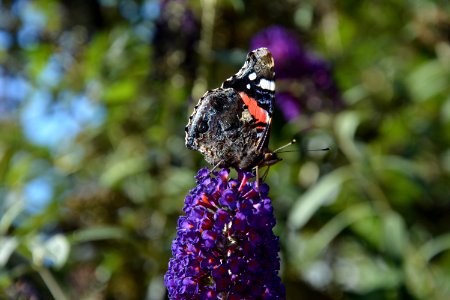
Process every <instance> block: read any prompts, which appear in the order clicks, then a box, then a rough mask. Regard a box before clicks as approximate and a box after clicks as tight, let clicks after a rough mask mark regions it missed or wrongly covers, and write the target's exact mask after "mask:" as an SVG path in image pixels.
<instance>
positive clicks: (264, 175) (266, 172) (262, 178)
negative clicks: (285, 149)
mask: <svg viewBox="0 0 450 300" xmlns="http://www.w3.org/2000/svg"><path fill="white" fill-rule="evenodd" d="M269 169H270V166H267V169H266V170H265V171H264V174H263V176H262V177H261V180H262V181H266V178H267V175H269Z"/></svg>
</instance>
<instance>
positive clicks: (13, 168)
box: [0, 0, 450, 300]
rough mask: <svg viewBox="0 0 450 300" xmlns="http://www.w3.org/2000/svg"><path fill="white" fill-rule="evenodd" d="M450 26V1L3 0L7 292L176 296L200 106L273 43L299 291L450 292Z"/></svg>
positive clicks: (338, 295)
mask: <svg viewBox="0 0 450 300" xmlns="http://www.w3.org/2000/svg"><path fill="white" fill-rule="evenodd" d="M449 40H450V4H449V2H448V1H427V0H409V1H401V0H394V1H354V0H353V1H326V0H320V1H313V0H304V1H295V0H285V1H272V0H251V1H243V0H202V1H184V0H164V1H156V0H146V1H144V0H142V1H135V0H95V1H94V0H93V1H83V0H76V1H69V0H60V1H57V0H35V1H32V0H17V1H4V0H3V1H0V126H1V127H0V298H1V299H58V300H59V299H62V300H64V299H165V297H166V295H165V293H166V292H165V288H164V286H163V275H164V273H165V272H166V270H167V263H168V260H169V258H170V256H171V252H170V245H171V241H172V239H173V238H174V237H175V228H176V222H177V218H178V216H179V215H180V213H181V210H182V206H183V200H184V196H185V195H186V194H187V192H188V191H189V190H190V189H191V188H193V187H194V186H195V181H194V175H195V174H196V172H197V170H198V169H199V168H201V167H204V166H206V163H205V162H204V160H203V158H202V157H201V155H200V154H199V153H197V152H193V151H189V150H187V149H186V148H185V147H184V126H185V125H186V122H187V119H188V116H189V115H190V114H191V111H192V109H193V106H194V105H195V104H196V103H197V100H198V98H199V97H200V96H201V95H202V94H203V93H204V92H205V91H206V90H208V89H211V88H215V87H218V86H219V85H220V83H221V82H222V81H223V80H224V79H226V78H228V77H229V76H230V75H232V74H234V73H235V72H236V71H237V70H238V69H239V68H240V66H241V65H242V63H243V62H244V59H245V55H246V53H247V52H248V51H249V50H251V49H253V48H255V47H259V46H267V47H269V48H270V49H271V50H272V52H273V54H274V56H275V64H276V72H277V79H278V81H277V92H278V93H277V103H276V112H275V116H274V121H273V128H272V135H271V142H270V145H271V148H272V149H274V148H277V147H278V146H281V145H283V144H286V143H287V142H289V141H290V140H291V139H292V138H296V139H297V141H298V143H297V144H295V145H293V146H291V147H290V148H288V149H287V151H289V152H286V153H282V154H280V155H281V156H282V158H283V161H282V162H280V163H278V164H277V165H275V166H273V167H272V168H271V169H270V173H269V176H268V177H267V183H268V184H269V185H270V186H271V191H270V195H271V197H272V200H273V203H274V206H275V213H276V216H277V226H276V228H275V230H276V234H277V235H278V236H280V239H281V247H282V252H281V259H282V270H281V276H282V280H283V282H284V284H285V286H286V290H287V294H288V299H450V284H449V283H450V251H449V249H450V43H449ZM325 147H330V150H329V151H311V150H317V149H321V148H325Z"/></svg>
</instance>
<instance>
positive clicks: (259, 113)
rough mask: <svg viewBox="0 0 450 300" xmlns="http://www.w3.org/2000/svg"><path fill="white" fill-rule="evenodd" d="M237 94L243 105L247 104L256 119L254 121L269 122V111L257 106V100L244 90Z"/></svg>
mask: <svg viewBox="0 0 450 300" xmlns="http://www.w3.org/2000/svg"><path fill="white" fill-rule="evenodd" d="M239 95H240V96H241V98H242V100H243V101H244V103H245V105H247V107H248V111H249V112H250V114H251V115H252V116H253V117H254V118H255V119H256V123H259V122H262V123H264V124H268V123H269V120H270V118H269V113H268V112H267V111H266V110H265V109H264V108H261V107H259V106H258V102H257V101H256V100H255V99H254V98H252V97H249V96H248V95H247V94H246V93H245V92H240V93H239Z"/></svg>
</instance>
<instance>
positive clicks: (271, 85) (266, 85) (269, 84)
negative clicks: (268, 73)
mask: <svg viewBox="0 0 450 300" xmlns="http://www.w3.org/2000/svg"><path fill="white" fill-rule="evenodd" d="M259 86H260V87H261V88H263V89H265V90H269V91H275V82H273V81H272V80H267V79H265V78H261V80H260V81H259Z"/></svg>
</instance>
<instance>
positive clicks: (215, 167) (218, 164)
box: [209, 161, 222, 174]
mask: <svg viewBox="0 0 450 300" xmlns="http://www.w3.org/2000/svg"><path fill="white" fill-rule="evenodd" d="M221 163H222V161H219V162H218V163H217V164H216V165H215V166H214V167H213V168H212V169H211V171H209V173H210V174H211V173H212V172H214V170H215V169H217V168H218V167H219V166H220V164H221Z"/></svg>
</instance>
